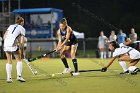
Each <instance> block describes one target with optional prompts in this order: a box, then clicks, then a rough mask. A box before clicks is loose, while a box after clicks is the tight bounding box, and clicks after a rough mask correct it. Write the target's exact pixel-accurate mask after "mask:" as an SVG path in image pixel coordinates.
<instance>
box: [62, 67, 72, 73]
mask: <svg viewBox="0 0 140 93" xmlns="http://www.w3.org/2000/svg"><path fill="white" fill-rule="evenodd" d="M70 70H71V68H70V67H69V68H65V69H64V70H63V72H62V74H66V73H68V72H69V71H70Z"/></svg>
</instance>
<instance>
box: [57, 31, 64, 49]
mask: <svg viewBox="0 0 140 93" xmlns="http://www.w3.org/2000/svg"><path fill="white" fill-rule="evenodd" d="M57 37H58V44H57V47H56V49H55V50H58V48H59V47H60V45H61V43H62V42H61V41H62V40H61V34H60V30H58V31H57Z"/></svg>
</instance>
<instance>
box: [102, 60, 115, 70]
mask: <svg viewBox="0 0 140 93" xmlns="http://www.w3.org/2000/svg"><path fill="white" fill-rule="evenodd" d="M115 59H116V57H112V59H111V60H110V62H109V63H108V65H107V66H105V67H103V68H102V70H101V71H102V72H105V71H107V68H109V67H110V65H111V64H112V63H113V62H114V60H115Z"/></svg>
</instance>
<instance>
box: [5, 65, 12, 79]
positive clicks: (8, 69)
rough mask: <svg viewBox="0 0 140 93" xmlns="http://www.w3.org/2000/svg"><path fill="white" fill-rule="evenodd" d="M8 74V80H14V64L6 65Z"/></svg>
mask: <svg viewBox="0 0 140 93" xmlns="http://www.w3.org/2000/svg"><path fill="white" fill-rule="evenodd" d="M6 72H7V78H12V76H11V74H12V64H9V63H7V64H6Z"/></svg>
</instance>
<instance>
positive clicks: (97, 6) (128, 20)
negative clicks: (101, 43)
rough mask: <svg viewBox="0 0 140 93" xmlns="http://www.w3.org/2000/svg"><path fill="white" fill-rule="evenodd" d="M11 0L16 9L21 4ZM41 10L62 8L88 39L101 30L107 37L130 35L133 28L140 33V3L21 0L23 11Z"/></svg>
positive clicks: (127, 0)
mask: <svg viewBox="0 0 140 93" xmlns="http://www.w3.org/2000/svg"><path fill="white" fill-rule="evenodd" d="M11 1H12V3H11V4H12V5H11V6H12V8H11V10H13V9H14V8H17V6H16V3H17V2H16V1H15V0H11ZM41 7H46V8H47V7H53V8H59V9H62V10H63V11H64V17H66V18H67V20H68V23H69V25H70V26H71V27H72V28H73V29H74V30H76V31H79V32H84V33H85V34H86V37H97V36H98V35H99V31H101V30H103V31H104V32H105V34H106V35H107V36H108V35H109V34H110V31H111V30H115V31H116V32H117V30H118V29H123V31H124V32H125V33H126V34H129V32H130V28H132V27H134V28H135V30H136V32H137V33H138V34H139V33H140V11H139V9H140V0H21V8H41ZM138 36H139V35H138Z"/></svg>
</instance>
